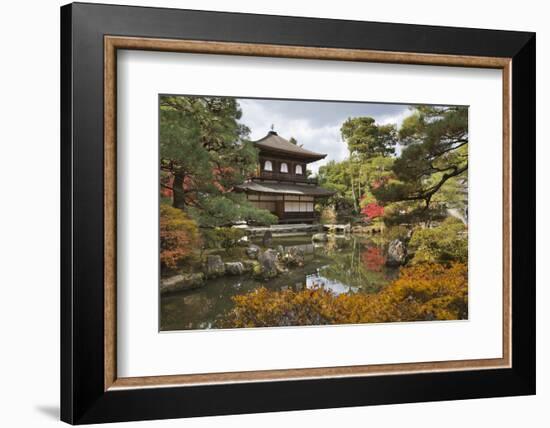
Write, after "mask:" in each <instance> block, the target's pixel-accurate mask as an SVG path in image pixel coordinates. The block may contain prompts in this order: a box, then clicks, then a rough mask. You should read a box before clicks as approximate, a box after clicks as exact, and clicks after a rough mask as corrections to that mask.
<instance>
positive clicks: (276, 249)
mask: <svg viewBox="0 0 550 428" xmlns="http://www.w3.org/2000/svg"><path fill="white" fill-rule="evenodd" d="M275 251H277V253H278V254H279V257H282V256H284V254H285V248H284V247H283V246H282V245H277V248H275Z"/></svg>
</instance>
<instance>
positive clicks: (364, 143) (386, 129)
mask: <svg viewBox="0 0 550 428" xmlns="http://www.w3.org/2000/svg"><path fill="white" fill-rule="evenodd" d="M340 132H341V133H342V138H343V139H344V141H345V142H346V143H347V145H348V150H349V152H350V155H351V156H357V157H359V158H360V159H370V158H372V157H375V156H389V155H392V154H394V153H395V144H396V142H397V131H396V129H395V125H377V124H376V123H375V120H374V119H373V118H372V117H355V118H353V119H351V118H350V119H348V120H346V121H345V122H344V124H343V125H342V128H341V129H340Z"/></svg>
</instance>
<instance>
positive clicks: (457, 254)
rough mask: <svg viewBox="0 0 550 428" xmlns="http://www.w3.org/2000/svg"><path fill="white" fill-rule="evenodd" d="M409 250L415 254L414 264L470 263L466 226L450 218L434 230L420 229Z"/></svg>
mask: <svg viewBox="0 0 550 428" xmlns="http://www.w3.org/2000/svg"><path fill="white" fill-rule="evenodd" d="M409 250H410V251H411V252H412V253H414V258H413V259H412V261H411V263H412V264H418V263H425V262H429V263H450V262H453V261H455V262H461V263H466V262H467V261H468V236H467V229H466V226H465V225H464V224H463V223H462V222H461V221H460V220H457V219H454V218H449V219H447V220H445V221H444V222H443V223H441V225H439V226H437V227H434V228H432V229H419V230H416V231H415V232H414V233H413V236H412V238H411V240H410V243H409Z"/></svg>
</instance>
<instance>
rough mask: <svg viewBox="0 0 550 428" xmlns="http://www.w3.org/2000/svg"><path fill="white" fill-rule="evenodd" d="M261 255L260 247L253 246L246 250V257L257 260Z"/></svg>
mask: <svg viewBox="0 0 550 428" xmlns="http://www.w3.org/2000/svg"><path fill="white" fill-rule="evenodd" d="M259 254H260V247H258V246H257V245H256V244H251V245H249V247H248V248H247V249H246V255H247V256H248V257H250V258H251V259H257V258H258V255H259Z"/></svg>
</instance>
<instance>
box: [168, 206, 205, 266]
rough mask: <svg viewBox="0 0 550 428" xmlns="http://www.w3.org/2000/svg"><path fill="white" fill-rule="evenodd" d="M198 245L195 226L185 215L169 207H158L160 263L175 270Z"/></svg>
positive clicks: (198, 239)
mask: <svg viewBox="0 0 550 428" xmlns="http://www.w3.org/2000/svg"><path fill="white" fill-rule="evenodd" d="M199 245H200V235H199V231H198V227H197V224H196V223H195V222H194V221H193V220H191V219H190V218H189V217H188V216H187V214H186V213H185V212H184V211H182V210H180V209H178V208H173V207H171V206H170V205H166V204H161V205H160V262H161V266H162V267H165V268H168V269H175V268H177V267H178V265H179V264H180V263H181V262H183V261H184V260H185V259H187V258H189V257H190V256H192V254H193V250H194V249H196V248H197V247H198V246H199Z"/></svg>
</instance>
